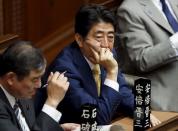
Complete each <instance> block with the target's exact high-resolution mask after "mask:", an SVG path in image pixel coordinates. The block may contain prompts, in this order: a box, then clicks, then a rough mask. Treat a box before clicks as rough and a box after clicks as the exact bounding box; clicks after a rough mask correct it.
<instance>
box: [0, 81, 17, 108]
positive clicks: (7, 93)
mask: <svg viewBox="0 0 178 131" xmlns="http://www.w3.org/2000/svg"><path fill="white" fill-rule="evenodd" d="M0 87H1V89H2V90H3V92H4V94H5V95H6V97H7V99H8V101H9V103H10V105H11V107H12V108H13V107H14V105H15V97H14V96H12V95H11V94H10V93H9V92H8V91H7V90H6V89H5V88H4V87H3V86H2V85H1V84H0Z"/></svg>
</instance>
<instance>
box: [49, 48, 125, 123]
mask: <svg viewBox="0 0 178 131" xmlns="http://www.w3.org/2000/svg"><path fill="white" fill-rule="evenodd" d="M72 53H73V52H72V51H71V50H69V51H63V52H61V53H60V55H59V56H58V58H57V60H56V61H55V64H53V69H52V70H53V71H67V72H66V74H65V75H66V76H67V77H68V78H69V82H70V87H69V90H68V91H67V94H66V96H65V98H64V101H63V103H64V104H65V106H66V105H68V108H67V109H64V111H66V110H68V112H67V114H69V112H71V117H72V116H75V115H76V114H77V112H79V111H80V108H81V106H82V105H83V104H86V103H90V104H94V105H97V109H98V110H97V113H98V114H97V121H98V124H108V123H110V122H111V119H112V117H113V114H114V112H115V111H116V109H117V107H118V105H119V104H120V102H121V99H122V98H121V97H122V96H121V94H120V93H118V91H116V90H114V89H112V88H111V87H109V86H107V85H105V84H103V85H102V89H101V95H100V97H96V96H95V95H93V93H94V92H95V91H94V90H95V88H96V87H94V86H95V85H94V84H92V83H89V81H91V80H90V79H86V78H84V77H85V76H81V74H80V72H79V69H80V68H79V67H78V66H77V65H76V64H74V63H73V61H74V58H73V57H74V54H72ZM75 59H76V58H75ZM77 59H80V58H77ZM81 61H85V59H84V58H83V59H82V58H81ZM86 66H88V65H86ZM87 68H89V67H87ZM89 70H90V69H89ZM86 76H88V78H91V79H92V72H89V74H86ZM89 88H90V89H89ZM89 90H90V91H91V92H90V91H89ZM62 107H63V106H62ZM78 117H79V116H78Z"/></svg>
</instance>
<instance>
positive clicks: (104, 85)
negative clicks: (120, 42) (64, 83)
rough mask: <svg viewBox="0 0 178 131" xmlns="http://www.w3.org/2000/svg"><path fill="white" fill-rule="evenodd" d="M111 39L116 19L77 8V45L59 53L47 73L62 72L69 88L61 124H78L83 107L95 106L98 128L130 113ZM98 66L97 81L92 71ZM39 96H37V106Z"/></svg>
mask: <svg viewBox="0 0 178 131" xmlns="http://www.w3.org/2000/svg"><path fill="white" fill-rule="evenodd" d="M114 35H115V19H114V16H113V14H112V13H111V12H110V11H108V10H107V9H105V8H104V7H102V6H99V5H93V6H89V5H86V6H83V7H81V8H80V10H79V12H78V13H77V15H76V19H75V40H76V41H74V42H73V43H72V44H71V45H69V46H68V47H66V48H65V49H64V50H63V51H62V52H61V53H59V55H58V56H57V58H56V59H55V61H54V62H53V63H52V64H51V65H50V68H49V70H48V73H49V72H51V71H52V72H53V71H59V72H64V71H65V72H66V73H65V75H66V76H67V77H68V78H69V82H70V88H69V90H68V91H67V93H66V96H65V98H64V100H63V101H62V102H61V104H60V107H59V108H58V109H59V110H60V111H61V112H62V114H63V116H62V118H61V122H62V123H63V122H77V123H80V110H81V106H82V105H84V104H86V103H89V104H94V105H96V106H97V122H98V124H99V125H105V124H110V122H111V120H112V118H113V116H114V114H115V113H116V112H118V111H121V110H124V111H125V112H127V113H128V114H129V113H130V114H132V113H133V108H134V97H133V94H132V91H131V90H130V89H129V88H128V87H127V85H126V83H125V80H124V78H123V76H122V74H121V72H120V71H119V69H118V64H117V62H116V60H115V58H114V54H113V52H114V50H113V44H114V38H115V36H114ZM97 66H98V67H99V71H95V74H97V73H98V74H99V77H98V78H99V79H98V78H97V79H98V80H96V79H95V77H96V75H95V76H93V71H92V70H95V68H96V67H97ZM48 73H47V74H46V75H48ZM42 96H43V93H42V92H39V94H38V96H37V99H38V101H39V103H40V102H41V100H40V98H43V97H42ZM38 105H39V104H38Z"/></svg>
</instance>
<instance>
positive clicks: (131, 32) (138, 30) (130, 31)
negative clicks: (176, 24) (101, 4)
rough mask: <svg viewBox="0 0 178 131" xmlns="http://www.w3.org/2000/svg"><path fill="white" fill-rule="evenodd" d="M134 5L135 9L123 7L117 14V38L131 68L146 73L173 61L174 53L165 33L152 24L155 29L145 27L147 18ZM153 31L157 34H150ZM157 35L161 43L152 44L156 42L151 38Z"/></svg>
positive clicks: (174, 58)
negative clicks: (124, 49)
mask: <svg viewBox="0 0 178 131" xmlns="http://www.w3.org/2000/svg"><path fill="white" fill-rule="evenodd" d="M133 4H134V3H133ZM136 5H137V4H134V7H135V8H130V6H131V5H130V4H128V6H124V5H123V6H122V7H120V8H119V9H118V12H117V16H118V27H119V28H118V32H119V37H120V39H121V40H122V42H123V43H122V44H123V45H124V47H126V50H127V52H128V56H129V59H130V60H131V62H132V64H133V66H135V67H136V68H137V69H138V70H139V71H141V72H148V71H150V70H153V69H155V68H159V67H160V66H162V65H165V64H167V63H169V62H172V61H175V60H176V52H175V49H174V48H173V47H172V45H171V41H170V40H169V37H168V34H167V32H164V31H163V30H162V29H161V27H159V26H158V25H156V24H155V23H154V22H152V23H151V24H153V26H155V27H152V29H150V27H147V26H148V25H146V24H147V23H146V22H147V21H146V20H145V19H148V18H149V17H148V16H146V15H145V12H144V11H143V10H141V8H136ZM142 17H144V18H142ZM150 19H151V18H150ZM150 22H151V21H150ZM154 29H157V32H154V33H155V34H150V32H151V30H154ZM149 30H150V31H149ZM161 30H162V31H161ZM148 32H149V33H148ZM158 34H161V35H162V36H161V35H158ZM157 35H158V36H160V37H161V38H160V39H162V41H161V43H159V42H157V43H154V42H156V40H155V41H153V39H152V38H154V36H155V37H156V36H157ZM154 39H156V38H154Z"/></svg>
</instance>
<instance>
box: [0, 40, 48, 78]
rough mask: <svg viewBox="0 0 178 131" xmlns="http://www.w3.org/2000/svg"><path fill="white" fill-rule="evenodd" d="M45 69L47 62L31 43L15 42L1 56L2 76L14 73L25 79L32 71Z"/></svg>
mask: <svg viewBox="0 0 178 131" xmlns="http://www.w3.org/2000/svg"><path fill="white" fill-rule="evenodd" d="M45 67H46V60H45V58H44V56H43V55H42V53H41V51H40V50H39V49H37V48H35V47H34V46H33V45H32V43H31V42H29V41H21V40H18V41H14V42H13V43H11V44H10V46H9V47H8V48H7V49H6V50H5V51H4V52H3V54H1V56H0V76H3V75H5V74H6V73H8V72H14V73H16V74H17V77H18V78H19V79H23V78H24V77H25V76H27V75H29V73H30V71H32V70H41V69H44V68H45Z"/></svg>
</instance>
